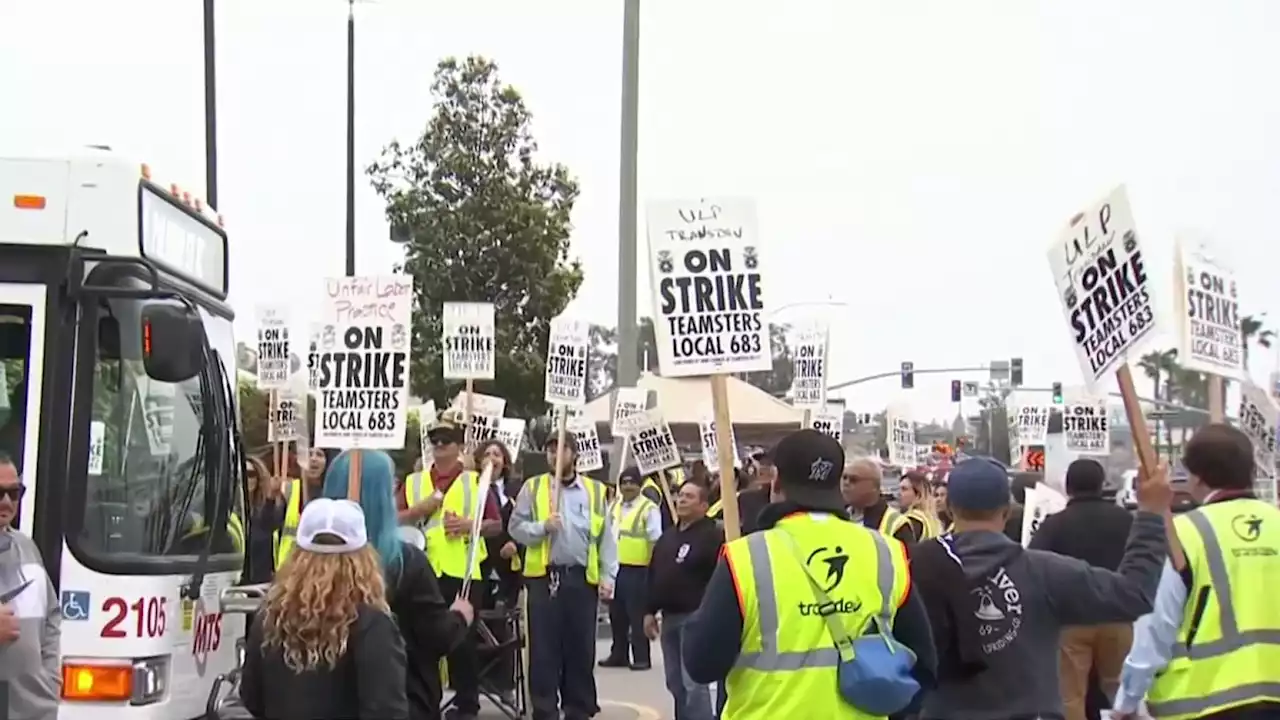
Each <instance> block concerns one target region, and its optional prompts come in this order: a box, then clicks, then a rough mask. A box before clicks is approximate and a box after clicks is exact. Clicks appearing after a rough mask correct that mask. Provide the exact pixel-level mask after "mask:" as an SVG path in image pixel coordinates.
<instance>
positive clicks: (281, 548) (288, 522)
mask: <svg viewBox="0 0 1280 720" xmlns="http://www.w3.org/2000/svg"><path fill="white" fill-rule="evenodd" d="M287 483H288V485H287V486H286V487H287V488H288V498H289V504H288V505H286V506H285V510H284V524H282V525H281V526H280V529H279V530H277V531H276V532H275V546H276V568H277V569H279V567H280V566H281V565H284V561H285V560H288V559H289V553H291V552H293V541H294V538H296V537H297V536H298V520H300V519H301V518H302V483H303V481H302V479H300V478H293V479H290V480H288V481H287Z"/></svg>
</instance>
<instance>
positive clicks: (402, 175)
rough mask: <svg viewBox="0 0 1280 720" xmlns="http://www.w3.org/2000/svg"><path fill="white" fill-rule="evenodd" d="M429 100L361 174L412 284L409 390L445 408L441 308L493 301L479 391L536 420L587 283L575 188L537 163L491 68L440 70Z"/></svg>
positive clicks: (449, 391)
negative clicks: (381, 207) (555, 340)
mask: <svg viewBox="0 0 1280 720" xmlns="http://www.w3.org/2000/svg"><path fill="white" fill-rule="evenodd" d="M431 94H432V95H433V96H434V98H435V100H436V103H435V108H434V110H433V111H432V114H431V117H430V118H429V119H428V120H427V124H426V127H425V129H424V130H423V131H422V135H421V136H420V137H419V138H418V140H417V141H416V142H414V143H412V144H408V145H405V144H401V143H400V142H399V141H394V140H393V141H392V142H391V143H390V144H389V145H387V147H386V148H384V149H383V152H382V155H381V156H380V157H379V159H378V160H377V161H376V162H374V163H373V164H372V165H371V166H370V167H369V169H368V174H369V177H370V179H371V181H372V184H373V188H374V190H375V191H376V192H377V193H378V195H379V196H381V197H382V199H383V200H384V201H385V202H386V215H387V219H388V220H389V221H390V222H391V224H392V227H395V228H397V229H399V230H400V231H401V234H403V236H404V237H406V238H407V242H406V243H405V255H404V263H403V265H401V266H400V267H398V268H397V271H403V272H406V273H408V274H409V275H412V276H413V277H414V279H415V283H414V300H415V308H414V316H413V346H414V353H413V361H412V375H411V380H412V390H413V393H414V395H416V396H418V397H422V398H432V399H434V400H436V401H437V402H447V401H448V400H450V399H451V396H452V395H453V394H454V393H455V392H456V390H457V388H456V387H448V386H447V384H446V383H445V381H444V380H443V379H442V378H441V374H442V365H443V361H442V357H441V352H440V342H439V338H440V333H441V317H440V316H441V310H442V306H443V304H444V303H445V302H447V301H477V302H483V301H487V302H492V303H493V304H494V305H495V310H496V312H495V316H496V318H495V319H496V328H495V332H496V335H497V365H496V373H495V376H496V380H495V381H493V382H492V383H489V382H483V381H482V382H478V383H477V390H479V391H481V392H489V393H491V394H494V395H500V396H502V397H504V398H506V399H507V408H508V413H509V414H511V415H514V416H523V417H528V416H531V415H536V414H539V413H541V412H542V410H543V409H544V407H545V404H544V403H543V372H544V368H545V364H546V357H547V334H548V331H549V329H550V326H551V319H552V318H553V317H555V316H556V315H559V314H560V313H561V312H563V311H564V309H565V306H566V305H568V304H569V301H570V300H572V299H573V297H574V295H575V294H577V292H578V287H579V286H580V285H581V284H582V267H581V264H580V263H579V262H578V261H576V260H570V258H569V233H570V230H571V224H570V215H571V213H572V211H573V205H574V202H575V201H576V200H577V198H578V184H577V182H576V181H575V180H574V179H573V178H572V177H570V175H569V171H568V169H566V168H565V167H564V166H563V165H559V164H551V165H541V164H538V163H537V162H535V158H534V155H535V153H536V152H537V149H538V146H537V143H536V142H534V139H533V135H532V133H531V130H530V126H531V122H532V114H531V113H530V112H529V109H528V107H527V106H526V105H525V103H524V99H523V98H521V96H520V93H519V92H517V91H516V90H515V88H512V87H511V86H509V85H503V84H502V82H501V81H500V80H499V77H498V66H497V65H496V64H495V63H493V62H492V61H490V60H486V59H484V58H481V57H468V58H467V59H465V60H461V61H459V60H457V59H455V58H446V59H444V60H442V61H440V64H439V65H438V66H437V67H436V72H435V77H434V80H433V82H432V84H431Z"/></svg>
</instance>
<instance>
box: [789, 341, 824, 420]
mask: <svg viewBox="0 0 1280 720" xmlns="http://www.w3.org/2000/svg"><path fill="white" fill-rule="evenodd" d="M794 342H795V346H794V347H795V351H794V352H793V353H792V355H793V357H794V358H795V359H794V361H793V362H794V373H793V375H794V377H793V378H792V380H791V406H792V407H797V408H806V409H810V410H821V409H822V408H824V407H826V405H827V367H826V366H827V329H826V328H825V327H818V326H815V327H811V328H806V329H803V330H801V331H799V332H798V333H796V339H795V341H794Z"/></svg>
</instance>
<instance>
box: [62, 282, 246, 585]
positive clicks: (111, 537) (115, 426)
mask: <svg viewBox="0 0 1280 720" xmlns="http://www.w3.org/2000/svg"><path fill="white" fill-rule="evenodd" d="M98 306H99V307H98V321H97V322H98V342H97V348H96V351H95V361H94V367H93V409H92V414H91V419H90V427H89V462H88V473H87V475H88V477H87V480H86V493H85V503H86V504H85V512H84V521H83V523H82V525H81V527H80V529H79V534H78V537H77V539H78V541H79V542H78V544H79V549H80V550H82V551H83V552H84V553H85V554H86V555H87V556H89V557H91V558H94V559H96V560H99V562H102V563H110V562H111V561H113V560H122V561H128V560H131V559H136V558H138V557H139V556H143V557H146V556H189V557H190V558H195V557H196V556H198V555H199V554H200V553H201V552H202V551H203V549H204V548H205V546H206V544H207V543H208V542H209V541H210V539H209V533H210V532H212V533H213V537H212V553H213V554H214V555H219V554H222V555H230V554H238V548H236V547H235V543H234V542H233V540H232V536H231V534H230V533H228V532H227V529H226V526H225V525H224V526H223V527H219V528H211V527H210V524H211V522H212V520H213V516H214V509H215V507H216V503H217V502H218V499H217V497H216V495H215V492H216V488H215V487H213V485H214V484H213V483H206V477H208V476H210V475H211V474H212V472H213V471H214V468H211V467H208V466H207V465H206V457H207V453H206V448H205V443H206V442H209V441H210V440H211V438H208V437H204V434H203V433H202V430H203V426H204V423H203V421H202V417H203V416H202V411H203V402H204V396H203V395H202V389H201V383H200V379H199V378H198V377H196V378H191V379H189V380H186V381H183V382H180V383H167V382H161V381H158V380H155V379H154V378H151V377H149V376H148V375H147V373H146V371H145V369H144V367H143V363H142V360H141V357H142V336H141V325H142V323H141V319H140V313H141V309H142V306H143V301H140V300H135V299H104V300H100V301H99V303H98ZM215 322H218V321H217V320H215Z"/></svg>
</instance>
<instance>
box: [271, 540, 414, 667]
mask: <svg viewBox="0 0 1280 720" xmlns="http://www.w3.org/2000/svg"><path fill="white" fill-rule="evenodd" d="M361 605H367V606H369V607H371V608H376V609H378V610H380V611H382V612H390V609H389V608H388V606H387V598H386V587H385V585H384V583H383V579H382V564H381V563H380V562H379V561H378V554H377V552H376V551H374V549H373V548H372V547H371V546H367V545H366V546H365V547H363V548H360V549H359V550H357V551H356V552H350V553H341V554H332V555H327V554H321V553H313V552H308V551H306V550H303V549H302V548H298V547H295V548H294V550H293V552H291V553H290V554H289V559H288V560H287V561H286V562H285V564H284V565H282V566H281V567H280V569H279V570H278V571H277V572H276V576H275V582H273V583H272V585H271V590H270V591H269V592H268V593H267V602H266V605H265V608H264V617H263V631H264V636H265V640H266V645H267V646H268V647H270V646H273V645H279V646H280V648H281V650H282V651H283V653H284V662H285V664H286V665H288V666H289V667H290V668H291V669H292V670H294V671H295V672H299V673H300V672H303V671H305V670H311V669H313V668H316V667H318V666H320V665H321V664H322V663H323V664H325V665H327V666H328V667H329V668H333V667H334V666H335V665H337V662H338V659H339V658H341V657H342V656H343V655H344V654H345V653H346V651H347V640H348V639H349V637H350V633H351V626H352V625H353V624H354V623H355V621H356V612H357V611H358V610H359V608H360V606H361Z"/></svg>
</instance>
